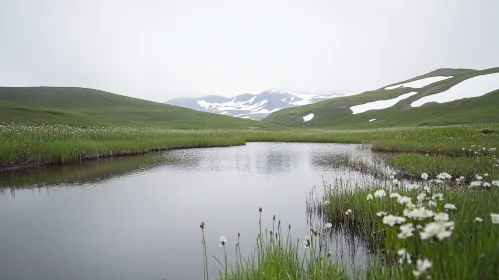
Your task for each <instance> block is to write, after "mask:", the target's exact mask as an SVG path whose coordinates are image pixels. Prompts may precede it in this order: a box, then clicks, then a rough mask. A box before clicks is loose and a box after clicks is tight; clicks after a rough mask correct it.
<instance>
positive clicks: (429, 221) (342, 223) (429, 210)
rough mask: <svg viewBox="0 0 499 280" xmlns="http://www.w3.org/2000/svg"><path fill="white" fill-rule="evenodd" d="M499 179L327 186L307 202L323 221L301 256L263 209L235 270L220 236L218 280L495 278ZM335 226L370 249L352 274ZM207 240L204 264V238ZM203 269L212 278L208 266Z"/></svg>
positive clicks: (306, 240)
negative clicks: (335, 239)
mask: <svg viewBox="0 0 499 280" xmlns="http://www.w3.org/2000/svg"><path fill="white" fill-rule="evenodd" d="M440 176H448V175H444V174H440ZM498 178H499V176H498V175H493V176H491V175H489V176H486V177H484V178H483V179H481V180H482V182H489V183H490V182H492V183H493V184H495V186H491V187H470V184H466V183H459V184H455V183H453V182H454V180H451V179H442V181H441V182H440V181H438V180H422V181H420V182H412V183H405V184H402V183H400V182H398V181H392V180H391V179H390V180H388V181H386V182H384V183H382V184H380V185H372V184H368V185H365V186H359V185H357V186H352V185H348V184H345V183H344V182H342V181H336V182H335V183H334V184H332V185H328V184H325V185H324V187H325V195H324V197H321V198H318V199H317V198H316V199H315V200H314V199H313V198H312V200H310V201H308V202H307V209H308V211H310V212H311V214H312V215H314V216H316V217H318V218H319V219H317V220H318V221H319V224H317V225H314V228H315V229H316V230H314V229H310V232H311V233H310V235H309V236H305V237H304V244H303V245H304V247H305V249H304V250H305V251H304V253H303V254H302V255H300V254H299V253H298V252H299V250H298V248H299V246H300V242H299V240H298V241H294V240H293V239H292V238H291V232H290V231H288V233H287V235H286V238H283V236H282V233H281V227H280V222H279V224H278V225H277V227H275V217H274V224H273V227H272V230H271V231H267V230H265V231H262V229H261V213H260V223H259V225H260V234H258V236H257V238H256V242H255V245H254V248H255V249H254V253H252V254H250V255H249V256H243V255H242V254H241V251H240V247H239V244H240V240H239V237H238V241H237V243H236V245H235V249H236V257H235V265H233V266H232V267H229V264H228V261H227V254H226V251H225V246H226V243H225V242H226V239H225V237H223V239H221V241H224V242H221V247H222V248H223V250H224V256H225V259H224V260H218V259H217V261H218V262H219V264H220V275H219V279H411V278H421V279H429V278H432V279H497V277H498V276H499V250H497V244H498V243H499V214H497V215H498V218H497V219H498V221H495V220H493V218H492V215H494V214H493V213H499V206H498V204H497V201H498V200H499V181H496V182H495V183H494V180H497V179H498ZM476 180H477V179H475V181H476ZM395 195H396V196H395ZM421 210H423V211H425V214H422V213H423V212H422V211H421ZM491 214H492V215H491ZM477 218H480V219H481V220H477ZM396 219H401V220H400V221H395V220H396ZM391 220H392V223H391V222H390V221H391ZM202 228H204V223H202ZM329 231H332V232H335V231H336V232H342V233H344V234H347V235H349V236H354V237H356V238H358V239H359V240H361V242H362V244H363V246H364V247H365V248H367V251H368V252H369V253H368V258H367V259H368V263H367V266H366V265H365V264H351V263H350V265H351V266H358V267H361V268H360V269H356V270H354V271H353V274H352V273H351V274H347V273H346V270H345V267H344V263H342V262H340V261H338V260H337V259H334V258H331V257H330V256H331V253H330V251H329V249H328V247H327V245H328V244H329V242H330V240H329V238H330V232H329ZM402 233H404V234H402ZM202 244H203V248H204V249H203V252H204V253H203V254H204V255H203V258H204V261H206V259H207V253H206V244H205V242H204V239H203V241H202ZM352 261H353V260H351V262H352ZM204 263H205V262H204ZM423 263H425V264H428V265H427V266H425V267H423V266H422V264H423ZM362 267H364V268H362ZM205 271H206V275H205V279H207V278H208V277H207V275H208V272H207V265H205ZM416 275H418V276H417V277H415V276H416Z"/></svg>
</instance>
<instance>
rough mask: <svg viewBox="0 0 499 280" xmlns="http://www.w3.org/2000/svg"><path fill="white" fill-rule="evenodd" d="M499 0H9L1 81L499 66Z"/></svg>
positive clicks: (162, 95) (251, 88) (100, 82)
mask: <svg viewBox="0 0 499 280" xmlns="http://www.w3.org/2000/svg"><path fill="white" fill-rule="evenodd" d="M498 15H499V1H497V0H490V1H487V0H483V1H471V0H470V1H459V0H428V1H424V0H417V1H401V0H393V1H384V0H376V1H374V0H366V1H347V0H343V1H333V0H323V1H310V0H303V1H298V0H281V1H272V0H249V1H236V0H227V1H221V0H192V1H189V0H178V1H168V0H162V1H160V0H157V1H155V0H142V1H138V0H137V1H130V0H126V1H125V0H120V1H118V0H116V1H104V0H81V1H70V0H33V1H28V0H1V1H0V86H41V85H43V86H78V87H89V88H96V89H102V90H106V91H111V92H114V93H118V94H122V95H128V96H133V97H138V98H143V99H148V100H153V101H159V102H164V101H166V100H168V99H171V98H174V97H183V96H199V95H206V94H217V95H224V96H233V95H237V94H241V93H245V92H250V93H258V92H261V91H263V90H265V89H269V88H278V89H283V90H294V91H305V92H307V91H308V92H358V91H362V90H367V89H374V88H379V87H382V86H384V85H387V84H390V83H393V82H397V81H401V80H404V79H407V78H411V77H414V76H417V75H420V74H423V73H426V72H429V71H432V70H435V69H437V68H444V67H453V68H474V69H484V68H490V67H497V66H499V16H498Z"/></svg>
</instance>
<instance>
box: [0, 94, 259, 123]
mask: <svg viewBox="0 0 499 280" xmlns="http://www.w3.org/2000/svg"><path fill="white" fill-rule="evenodd" d="M0 122H16V123H19V122H22V123H33V124H69V125H76V126H134V127H136V126H149V127H161V128H177V129H201V128H206V129H221V128H223V129H247V128H248V127H261V126H262V125H263V126H265V124H262V123H260V122H257V121H252V120H244V119H238V118H232V117H228V116H222V115H218V114H211V113H206V112H198V111H195V110H191V109H186V108H182V107H178V106H173V105H167V104H162V103H156V102H152V101H146V100H142V99H137V98H131V97H126V96H121V95H117V94H113V93H109V92H105V91H100V90H95V89H87V88H69V87H68V88H66V87H0Z"/></svg>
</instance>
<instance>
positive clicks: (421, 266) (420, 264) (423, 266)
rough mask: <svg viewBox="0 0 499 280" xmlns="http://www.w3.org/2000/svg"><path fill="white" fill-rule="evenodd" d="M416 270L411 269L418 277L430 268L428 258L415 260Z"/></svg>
mask: <svg viewBox="0 0 499 280" xmlns="http://www.w3.org/2000/svg"><path fill="white" fill-rule="evenodd" d="M416 265H417V270H413V271H412V274H413V275H414V276H416V277H419V276H421V275H423V274H425V273H426V272H427V270H428V269H430V268H431V262H430V261H429V260H428V259H424V260H418V261H417V262H416Z"/></svg>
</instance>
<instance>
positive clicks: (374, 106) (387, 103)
mask: <svg viewBox="0 0 499 280" xmlns="http://www.w3.org/2000/svg"><path fill="white" fill-rule="evenodd" d="M414 94H417V92H415V91H413V92H409V93H406V94H402V95H401V96H399V97H397V98H392V99H388V100H378V101H373V102H369V103H365V104H361V105H355V106H352V107H350V110H352V112H353V114H354V115H355V114H360V113H364V112H366V111H370V110H381V109H386V108H390V107H392V106H393V105H395V104H397V103H398V102H399V101H401V100H404V99H406V98H409V97H411V96H413V95H414Z"/></svg>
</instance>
